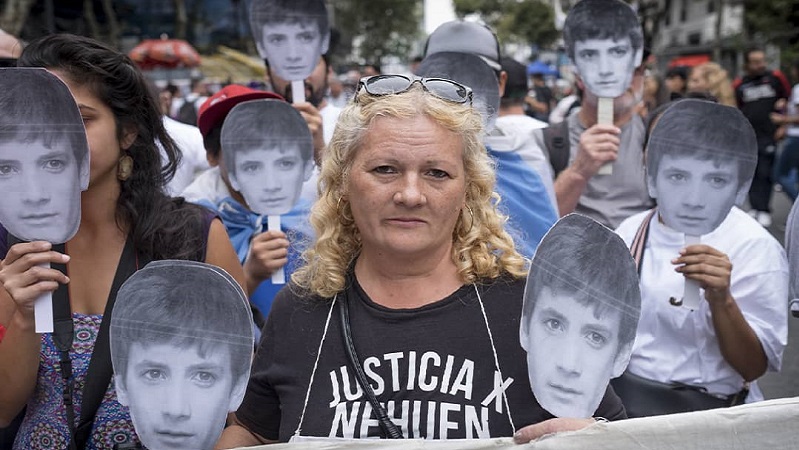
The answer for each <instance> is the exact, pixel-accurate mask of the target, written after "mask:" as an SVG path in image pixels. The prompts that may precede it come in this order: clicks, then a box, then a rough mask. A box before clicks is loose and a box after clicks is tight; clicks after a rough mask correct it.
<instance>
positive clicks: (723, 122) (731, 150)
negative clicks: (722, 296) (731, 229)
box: [646, 99, 757, 309]
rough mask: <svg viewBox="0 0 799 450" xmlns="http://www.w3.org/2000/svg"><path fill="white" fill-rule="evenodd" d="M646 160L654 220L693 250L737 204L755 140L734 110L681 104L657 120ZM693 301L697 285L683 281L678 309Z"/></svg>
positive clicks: (750, 173) (692, 305)
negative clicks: (681, 235) (681, 237)
mask: <svg viewBox="0 0 799 450" xmlns="http://www.w3.org/2000/svg"><path fill="white" fill-rule="evenodd" d="M646 155H647V157H646V169H647V186H648V188H649V195H650V196H651V197H652V198H656V199H657V202H658V214H659V216H660V220H662V221H663V223H665V224H666V225H667V226H669V228H672V229H674V230H677V231H679V232H681V233H684V234H685V244H686V245H693V244H698V243H699V242H700V236H702V235H704V234H708V233H710V232H712V231H713V230H715V229H716V228H717V227H718V226H719V225H720V224H721V222H723V221H724V219H725V218H726V217H727V215H728V214H729V213H730V209H732V207H733V205H735V204H742V203H743V201H744V199H745V198H746V194H747V192H749V185H750V184H751V183H752V177H753V176H754V171H755V166H756V165H757V139H756V137H755V132H754V130H753V129H752V126H751V125H750V123H749V121H748V120H747V119H746V117H744V115H743V114H742V113H741V112H740V111H739V110H738V109H736V108H733V107H730V106H724V105H719V104H717V103H713V102H708V101H704V100H693V99H689V100H681V101H678V102H676V103H675V104H674V105H672V106H669V107H668V108H667V109H666V111H665V112H664V113H663V115H661V116H660V118H658V119H657V122H656V123H655V126H654V128H653V129H652V133H651V134H650V137H649V143H648V146H647V150H646ZM675 256H676V255H675ZM699 302H700V299H699V285H698V284H697V283H696V282H694V281H691V280H686V291H685V293H684V296H683V300H682V304H683V306H685V307H688V308H691V309H696V308H697V307H698V306H699Z"/></svg>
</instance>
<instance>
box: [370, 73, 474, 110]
mask: <svg viewBox="0 0 799 450" xmlns="http://www.w3.org/2000/svg"><path fill="white" fill-rule="evenodd" d="M416 82H418V83H419V84H421V85H422V89H424V90H425V91H426V92H428V93H430V94H431V95H433V96H435V97H438V98H440V99H442V100H446V101H448V102H452V103H467V102H468V103H469V105H471V104H472V88H470V87H469V86H465V85H462V84H460V83H457V82H455V81H452V80H448V79H446V78H422V77H406V76H405V75H373V76H370V77H364V78H361V81H359V82H358V90H357V91H356V92H355V101H358V95H359V94H360V92H361V89H363V90H364V91H366V93H367V94H369V95H373V96H383V95H394V94H401V93H403V92H407V91H408V90H409V89H410V88H411V86H413V84H414V83H416Z"/></svg>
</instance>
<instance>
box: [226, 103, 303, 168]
mask: <svg viewBox="0 0 799 450" xmlns="http://www.w3.org/2000/svg"><path fill="white" fill-rule="evenodd" d="M264 118H268V119H264ZM221 144H222V149H223V151H222V158H224V160H225V165H226V167H227V170H228V173H230V174H235V173H236V153H239V152H246V151H248V150H255V149H259V148H268V149H274V150H279V149H280V148H281V147H282V146H285V145H292V146H298V147H299V149H300V155H301V156H302V159H303V161H305V162H307V161H309V160H311V159H312V158H313V138H312V136H311V132H310V130H309V129H308V125H307V124H306V123H305V119H303V118H302V116H301V115H300V113H299V112H297V110H296V109H294V107H292V106H291V105H290V104H288V103H286V102H284V101H282V100H271V99H263V100H250V101H246V102H242V103H239V104H238V105H236V106H234V107H233V109H232V110H231V111H230V113H228V115H227V117H225V122H224V124H223V125H222V130H221Z"/></svg>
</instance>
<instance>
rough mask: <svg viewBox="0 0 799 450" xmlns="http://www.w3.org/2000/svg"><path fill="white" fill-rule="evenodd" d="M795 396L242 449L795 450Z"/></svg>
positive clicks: (798, 427)
mask: <svg viewBox="0 0 799 450" xmlns="http://www.w3.org/2000/svg"><path fill="white" fill-rule="evenodd" d="M797 441H799V397H794V398H784V399H777V400H769V401H765V402H759V403H752V404H749V405H743V406H736V407H734V408H727V409H717V410H712V411H699V412H693V413H685V414H672V415H668V416H658V417H647V418H642V419H629V420H622V421H618V422H608V423H603V422H598V423H596V424H594V425H592V426H590V427H588V428H585V429H583V430H580V431H575V432H569V433H560V434H557V435H552V436H548V437H544V438H542V439H539V440H538V441H535V442H531V443H529V444H527V445H524V446H516V445H514V444H513V440H512V439H511V438H500V439H484V440H451V441H434V440H430V441H428V440H422V439H418V440H398V441H392V440H373V439H362V440H344V439H328V438H303V441H302V442H297V443H291V444H277V445H269V446H257V447H248V448H249V449H261V450H283V449H285V450H296V449H300V448H309V447H313V448H315V449H326V450H337V449H353V448H370V449H386V450H393V449H436V450H447V449H453V450H454V449H459V450H483V449H505V448H507V449H510V448H527V449H536V450H577V449H580V450H583V449H591V450H617V449H646V450H674V449H680V450H691V449H696V450H730V449H768V450H781V449H792V448H797V445H798V444H797Z"/></svg>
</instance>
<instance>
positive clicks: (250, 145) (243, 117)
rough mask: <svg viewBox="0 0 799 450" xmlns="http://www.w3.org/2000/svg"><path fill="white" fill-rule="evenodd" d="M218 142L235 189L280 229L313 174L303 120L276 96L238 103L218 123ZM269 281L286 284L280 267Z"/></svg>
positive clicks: (272, 227)
mask: <svg viewBox="0 0 799 450" xmlns="http://www.w3.org/2000/svg"><path fill="white" fill-rule="evenodd" d="M221 142H222V157H223V158H224V161H225V166H226V167H227V172H228V179H229V180H230V184H231V185H232V186H233V189H236V190H237V191H239V192H241V194H242V196H244V200H246V201H247V205H248V206H249V207H250V209H251V210H252V211H254V212H256V213H258V214H261V215H266V216H268V217H267V224H268V229H269V230H270V231H281V223H280V215H281V214H286V213H288V212H289V211H291V210H292V209H293V208H294V206H296V204H297V202H298V201H299V200H300V194H301V193H302V184H303V183H304V182H305V181H308V179H309V178H310V177H311V175H312V174H313V165H314V162H313V138H312V137H311V132H310V131H309V130H308V125H307V124H306V123H305V120H304V119H303V118H302V116H301V115H300V113H299V112H297V110H296V109H294V107H292V106H291V105H289V104H288V103H286V102H283V101H280V100H252V101H248V102H243V103H239V104H238V105H236V106H235V107H234V108H233V109H232V110H231V111H230V113H229V114H228V116H227V117H226V118H225V122H224V123H223V124H222V136H221ZM272 283H274V284H283V283H285V275H284V272H283V269H282V268H281V269H279V270H277V271H275V273H273V275H272Z"/></svg>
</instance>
